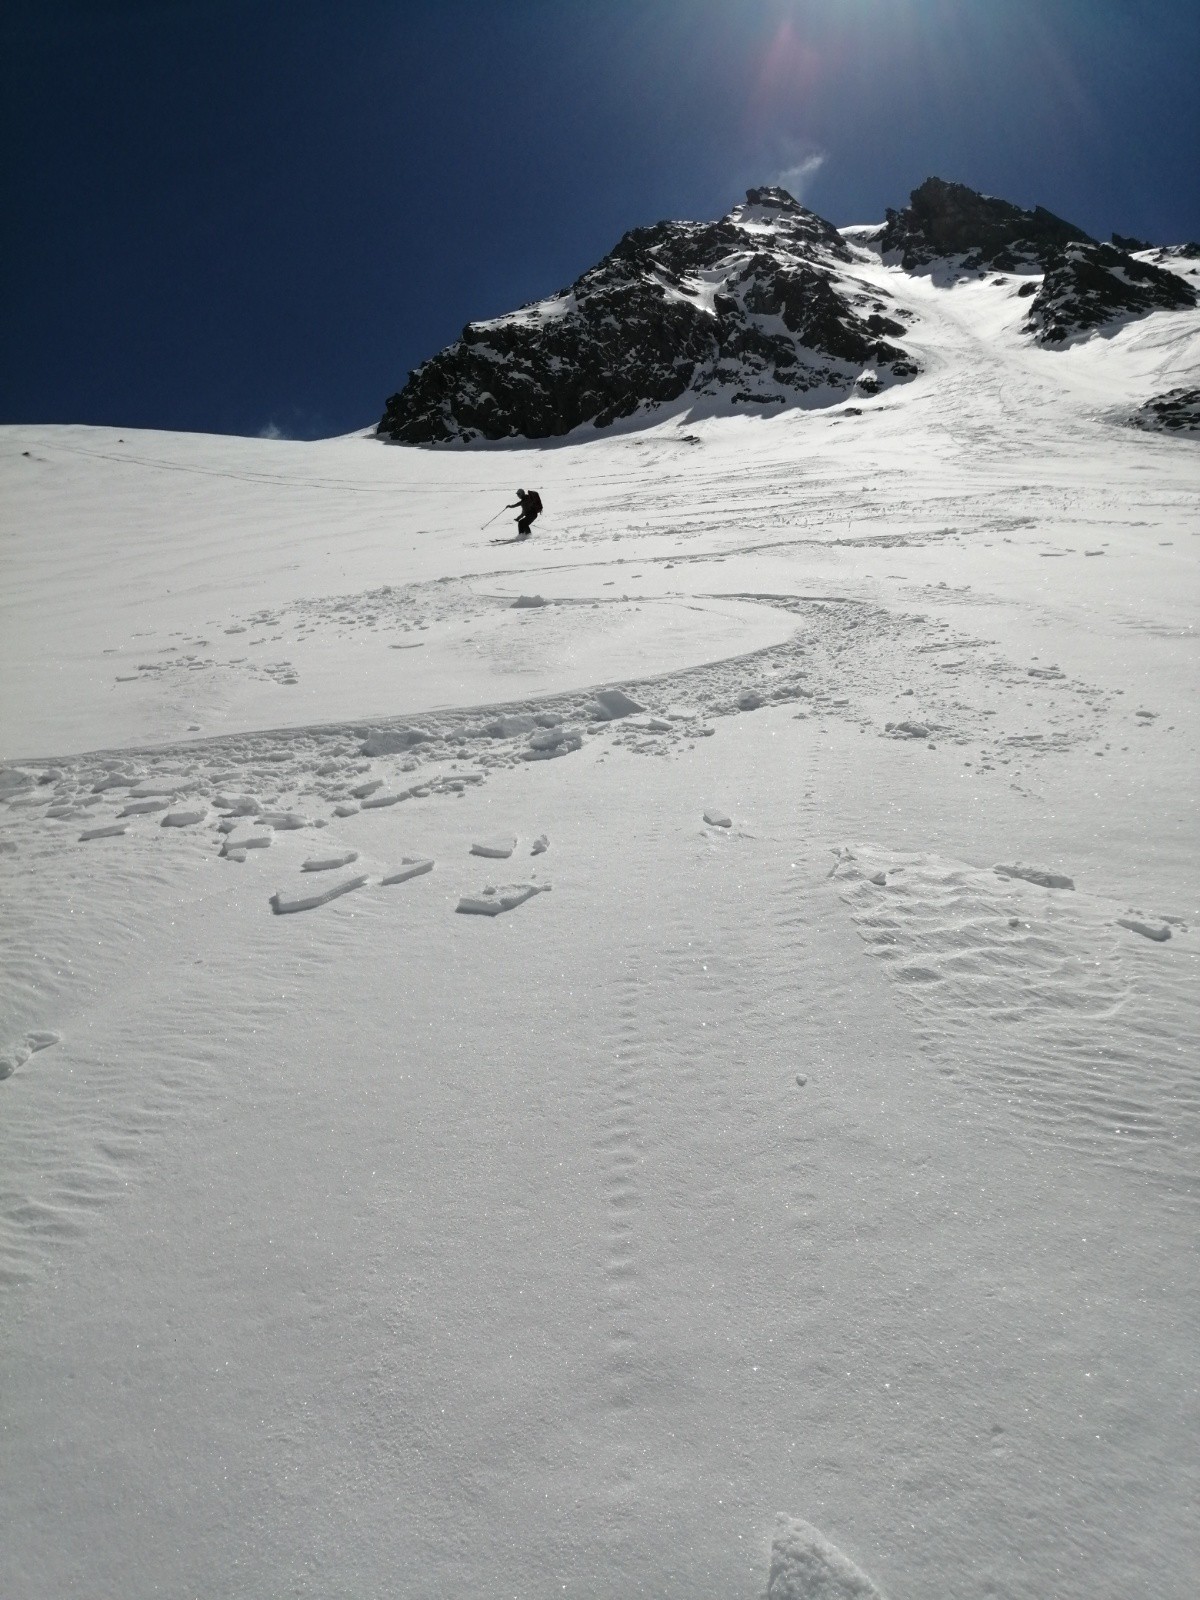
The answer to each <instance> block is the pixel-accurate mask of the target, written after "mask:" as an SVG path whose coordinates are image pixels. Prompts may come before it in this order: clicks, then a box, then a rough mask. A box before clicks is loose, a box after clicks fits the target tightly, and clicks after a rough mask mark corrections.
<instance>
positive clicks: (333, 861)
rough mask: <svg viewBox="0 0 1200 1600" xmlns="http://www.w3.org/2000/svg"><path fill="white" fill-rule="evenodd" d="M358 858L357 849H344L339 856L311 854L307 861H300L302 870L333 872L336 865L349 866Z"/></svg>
mask: <svg viewBox="0 0 1200 1600" xmlns="http://www.w3.org/2000/svg"><path fill="white" fill-rule="evenodd" d="M357 860H358V851H357V850H343V851H342V853H341V855H337V856H309V858H308V860H307V861H302V862H301V863H300V871H301V872H332V871H333V870H334V869H335V868H336V867H348V866H349V865H350V863H351V862H352V861H357Z"/></svg>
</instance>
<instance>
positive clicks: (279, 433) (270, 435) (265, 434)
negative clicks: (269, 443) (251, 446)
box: [258, 422, 288, 439]
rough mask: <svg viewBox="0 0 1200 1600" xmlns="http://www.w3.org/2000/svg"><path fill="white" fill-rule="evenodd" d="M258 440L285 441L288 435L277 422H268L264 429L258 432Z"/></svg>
mask: <svg viewBox="0 0 1200 1600" xmlns="http://www.w3.org/2000/svg"><path fill="white" fill-rule="evenodd" d="M258 437H259V438H260V439H286V438H287V437H288V435H287V434H286V433H284V431H283V429H282V428H281V427H280V426H279V424H278V423H277V422H268V423H267V424H266V426H265V427H262V428H260V429H259V430H258Z"/></svg>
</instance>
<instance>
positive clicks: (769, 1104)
mask: <svg viewBox="0 0 1200 1600" xmlns="http://www.w3.org/2000/svg"><path fill="white" fill-rule="evenodd" d="M851 238H852V242H853V244H854V250H855V256H856V262H857V267H856V270H858V271H860V272H861V273H862V274H863V275H864V277H865V278H867V279H871V278H872V277H874V278H875V279H876V280H877V281H878V282H879V284H880V285H881V287H886V288H887V289H888V290H889V291H890V292H891V293H892V294H893V295H894V296H895V297H896V299H897V302H898V303H899V302H901V301H902V302H903V304H904V306H905V307H906V308H907V309H908V310H910V311H912V312H913V313H915V316H914V318H913V321H912V326H911V330H910V335H909V340H908V342H909V343H911V344H912V345H913V346H914V347H917V348H918V353H919V357H920V360H921V362H922V364H923V372H922V375H921V376H920V377H918V378H916V379H914V380H913V381H912V382H911V383H910V384H908V385H905V386H904V387H903V388H902V389H896V390H892V391H889V392H888V393H886V394H885V395H881V396H879V397H877V398H876V399H873V400H867V399H863V400H862V401H861V402H857V403H856V404H855V405H853V406H845V405H843V406H835V407H833V408H831V409H829V410H828V411H824V412H800V411H796V412H791V413H789V414H786V415H781V416H776V417H771V418H769V419H768V418H763V417H757V416H753V417H709V418H705V417H703V416H698V415H696V414H693V413H692V412H689V411H688V410H687V409H686V408H684V409H680V410H678V411H676V412H670V413H669V414H665V415H664V420H663V421H662V422H661V423H659V424H658V425H656V426H655V427H653V428H651V429H646V430H644V431H641V432H632V431H630V432H627V433H625V434H623V435H620V436H616V437H607V438H603V439H598V438H595V437H594V436H593V438H592V439H591V440H590V441H589V442H586V443H585V442H579V441H572V440H568V441H565V442H563V443H560V444H558V445H556V446H554V447H551V448H541V449H534V448H529V447H526V448H511V447H504V448H494V449H489V450H486V451H477V452H456V453H449V452H438V451H423V450H415V449H405V448H388V447H384V446H382V445H380V444H378V443H376V442H374V441H371V440H367V439H364V438H349V439H343V440H332V441H328V442H325V443H321V444H314V445H307V444H303V445H302V444H289V443H283V442H269V441H248V440H231V439H209V438H189V437H180V436H172V435H151V434H145V433H126V434H123V435H121V434H118V433H117V432H116V431H114V430H105V429H87V428H76V429H64V428H33V427H28V428H7V429H4V430H3V431H2V432H0V474H2V478H0V483H2V492H0V502H2V505H3V515H4V526H3V541H2V543H0V561H2V563H3V566H2V577H3V581H2V585H0V606H2V610H0V695H2V696H3V698H2V700H0V755H2V758H3V761H4V766H3V768H2V769H0V796H2V804H0V874H2V880H0V881H2V882H3V895H4V906H5V916H4V918H3V925H2V926H0V982H2V986H3V998H4V1004H3V1010H2V1013H0V1016H2V1028H3V1032H2V1033H0V1072H3V1073H4V1074H5V1076H4V1079H3V1081H2V1082H0V1113H2V1122H0V1127H2V1129H3V1132H2V1133H0V1151H2V1160H0V1278H2V1280H3V1281H2V1285H0V1293H2V1294H3V1297H4V1313H3V1327H4V1338H3V1342H2V1346H0V1417H2V1424H0V1425H2V1427H3V1439H4V1454H3V1465H2V1466H0V1496H2V1504H0V1525H2V1526H3V1528H4V1530H5V1533H4V1537H3V1539H2V1540H0V1592H3V1593H4V1595H6V1596H13V1597H15V1600H38V1597H42V1596H48V1595H55V1596H88V1597H108V1596H114V1597H115V1596H121V1597H122V1600H130V1597H141V1596H151V1595H156V1594H171V1595H176V1594H178V1595H184V1594H192V1593H203V1594H206V1595H213V1596H218V1595H222V1596H225V1595H227V1596H263V1597H266V1596H276V1595H281V1594H296V1595H313V1596H318V1595H319V1596H322V1597H327V1596H347V1597H349V1596H362V1595H374V1594H383V1593H389V1594H401V1595H414V1596H416V1595H421V1596H424V1595H441V1594H450V1593H463V1594H481V1595H488V1594H515V1595H521V1596H550V1595H559V1594H564V1593H566V1594H577V1595H587V1596H614V1597H616V1596H621V1597H624V1596H628V1595H633V1594H646V1595H656V1596H681V1597H682V1596H689V1597H690V1596H693V1595H695V1594H699V1593H703V1594H711V1595H719V1596H729V1597H734V1596H736V1597H751V1596H760V1595H762V1594H764V1593H765V1592H767V1585H768V1582H769V1583H770V1586H771V1587H770V1593H771V1594H772V1595H773V1596H776V1597H777V1600H778V1597H779V1596H785V1595H786V1596H800V1595H822V1596H824V1595H838V1596H841V1595H850V1594H859V1595H864V1594H871V1593H875V1592H879V1593H885V1594H887V1595H890V1596H892V1597H893V1600H896V1597H904V1596H911V1597H916V1596H919V1595H920V1596H927V1595H939V1596H943V1595H944V1596H954V1597H960V1596H961V1597H976V1596H978V1597H983V1596H1006V1597H1017V1596H1020V1597H1029V1600H1033V1597H1038V1600H1043V1597H1045V1596H1047V1595H1054V1596H1056V1597H1058V1596H1061V1597H1071V1600H1073V1597H1079V1600H1083V1597H1085V1596H1086V1597H1088V1600H1092V1597H1094V1596H1096V1595H1112V1596H1117V1595H1121V1596H1125V1595H1131V1594H1154V1595H1155V1596H1156V1597H1179V1600H1184V1597H1187V1596H1190V1595H1192V1594H1193V1593H1194V1591H1195V1578H1196V1571H1197V1566H1198V1560H1200V1548H1198V1545H1200V1541H1198V1540H1197V1535H1196V1525H1195V1519H1194V1515H1193V1512H1194V1503H1195V1495H1196V1490H1197V1487H1198V1480H1200V1471H1198V1467H1200V1463H1198V1460H1197V1450H1196V1439H1197V1436H1198V1428H1197V1424H1198V1422H1200V1416H1198V1414H1197V1413H1198V1410H1200V1408H1198V1406H1197V1389H1196V1379H1195V1371H1196V1365H1195V1351H1196V1344H1195V1328H1196V1326H1197V1325H1198V1324H1200V1294H1198V1292H1197V1290H1198V1281H1197V1271H1196V1248H1195V1237H1196V1217H1197V1212H1196V1205H1197V1199H1198V1196H1200V1183H1198V1178H1200V1167H1198V1162H1197V1151H1198V1147H1200V1088H1198V1083H1197V1062H1196V1052H1195V1038H1196V1000H1195V996H1196V993H1197V985H1196V952H1197V943H1196V939H1197V935H1196V931H1195V929H1196V918H1197V914H1198V909H1197V899H1198V891H1200V873H1198V872H1197V867H1196V855H1195V849H1194V843H1195V836H1196V810H1195V805H1196V803H1195V795H1196V793H1197V792H1198V786H1197V778H1198V776H1200V774H1198V772H1197V736H1198V733H1200V728H1198V719H1197V710H1196V706H1197V697H1196V657H1195V650H1196V634H1195V623H1196V600H1197V582H1196V579H1197V546H1196V535H1197V531H1198V529H1197V524H1196V505H1197V490H1198V489H1200V470H1198V467H1197V453H1196V449H1195V445H1194V442H1192V441H1190V440H1188V439H1186V438H1176V437H1170V436H1162V435H1157V434H1151V433H1146V432H1143V431H1139V430H1137V429H1133V428H1129V427H1127V426H1124V425H1123V424H1122V422H1121V421H1119V420H1118V419H1119V418H1124V417H1126V416H1127V415H1128V414H1129V413H1130V412H1131V411H1132V410H1133V409H1135V408H1136V406H1137V405H1138V404H1140V403H1141V402H1142V401H1143V400H1145V399H1147V398H1149V397H1150V396H1151V395H1152V394H1155V393H1160V392H1162V391H1164V390H1167V389H1170V388H1179V387H1194V386H1195V384H1196V381H1197V379H1196V370H1197V367H1198V366H1200V360H1198V355H1200V350H1198V341H1200V316H1198V315H1197V314H1194V313H1187V312H1183V313H1172V314H1170V315H1154V316H1150V317H1148V318H1146V319H1144V320H1143V321H1141V322H1139V323H1136V324H1130V325H1128V326H1126V327H1123V328H1121V329H1119V330H1117V331H1116V332H1114V333H1113V334H1112V335H1111V337H1108V338H1105V339H1095V340H1092V341H1090V342H1089V343H1087V344H1081V345H1077V346H1074V347H1072V348H1069V349H1065V350H1060V351H1046V350H1041V349H1038V348H1036V347H1034V346H1033V345H1032V344H1031V343H1030V342H1029V340H1028V339H1027V337H1025V336H1023V335H1022V334H1021V331H1020V327H1021V321H1022V318H1023V315H1024V312H1025V310H1026V306H1027V301H1026V300H1024V299H1022V298H1020V297H1019V296H1018V295H1017V293H1016V291H1017V289H1018V287H1019V284H1018V282H1017V280H1015V279H1014V280H1011V281H1010V282H1008V283H1007V284H996V283H994V282H992V281H990V280H989V281H974V282H963V283H959V284H957V285H956V286H954V287H945V286H940V285H939V283H938V282H936V281H934V280H933V279H931V278H930V277H928V276H924V277H911V276H908V275H906V274H903V273H901V272H899V271H897V270H893V269H889V268H887V267H885V266H883V265H882V264H881V263H880V261H879V258H878V255H877V254H876V253H873V251H872V249H871V248H870V247H869V245H868V244H865V243H863V242H862V241H863V240H864V239H867V238H868V236H867V235H862V234H859V235H851ZM518 485H521V486H531V485H536V486H537V487H538V488H539V489H540V491H541V494H542V497H543V499H544V501H545V503H546V507H547V511H546V514H545V516H544V517H543V518H542V519H541V520H540V521H539V522H538V523H537V525H536V527H535V532H534V537H533V538H532V539H531V540H530V541H529V542H528V543H527V544H521V545H495V546H493V545H491V544H490V543H489V542H488V541H489V539H490V537H491V535H492V533H494V532H495V531H496V530H497V529H500V530H502V531H503V530H505V528H506V524H505V522H504V520H500V521H498V522H497V523H496V524H495V525H494V526H493V528H492V529H490V530H488V531H487V532H483V531H481V524H482V523H483V522H484V521H485V520H486V519H487V518H488V517H489V516H491V515H492V514H493V513H494V512H496V511H498V510H499V509H500V507H501V506H503V505H504V503H505V502H506V501H509V500H512V499H514V498H515V493H514V491H515V489H516V487H517V486H518ZM521 602H524V603H521ZM618 688H619V689H620V690H621V691H622V693H621V694H611V693H608V692H607V691H610V690H614V689H618ZM630 702H632V703H633V709H631V708H630ZM510 846H511V851H510V853H509V854H507V855H506V854H504V851H505V850H506V849H508V848H509V847H510ZM481 852H482V853H481ZM429 861H432V862H433V867H432V869H427V868H425V864H426V863H427V862H429ZM999 869H1003V870H999ZM389 879H390V880H393V881H385V880H389ZM331 889H332V890H339V891H342V892H339V893H336V894H333V895H329V894H328V892H327V891H329V890H331ZM531 890H535V891H537V892H536V893H530V892H529V891H531ZM547 890H549V892H544V891H547ZM273 896H276V897H278V899H277V901H276V904H277V905H279V907H280V908H281V910H282V909H284V908H287V907H290V906H292V905H295V904H297V903H298V902H303V901H314V902H320V903H317V904H314V905H313V906H312V908H311V909H307V910H299V911H297V912H295V914H275V912H274V911H273V909H272V897H273ZM497 906H500V907H501V908H502V909H501V910H500V911H499V913H498V914H497V915H495V916H490V915H486V916H481V915H459V914H456V913H457V910H459V909H466V910H471V909H483V910H489V911H490V910H492V909H494V908H495V907H497ZM780 1513H782V1517H781V1520H780V1521H779V1522H778V1523H776V1516H777V1514H780Z"/></svg>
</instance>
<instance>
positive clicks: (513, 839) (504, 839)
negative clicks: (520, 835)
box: [471, 833, 517, 861]
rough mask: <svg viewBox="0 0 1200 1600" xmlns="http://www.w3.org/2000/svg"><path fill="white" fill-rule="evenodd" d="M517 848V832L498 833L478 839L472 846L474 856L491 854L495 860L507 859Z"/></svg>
mask: <svg viewBox="0 0 1200 1600" xmlns="http://www.w3.org/2000/svg"><path fill="white" fill-rule="evenodd" d="M516 848H517V836H516V834H515V833H497V834H493V835H492V837H491V838H490V839H478V840H476V842H475V843H474V844H473V845H472V846H471V854H472V855H473V856H490V857H491V858H492V860H494V861H507V860H508V858H509V856H510V855H512V853H513V851H514V850H515V849H516Z"/></svg>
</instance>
